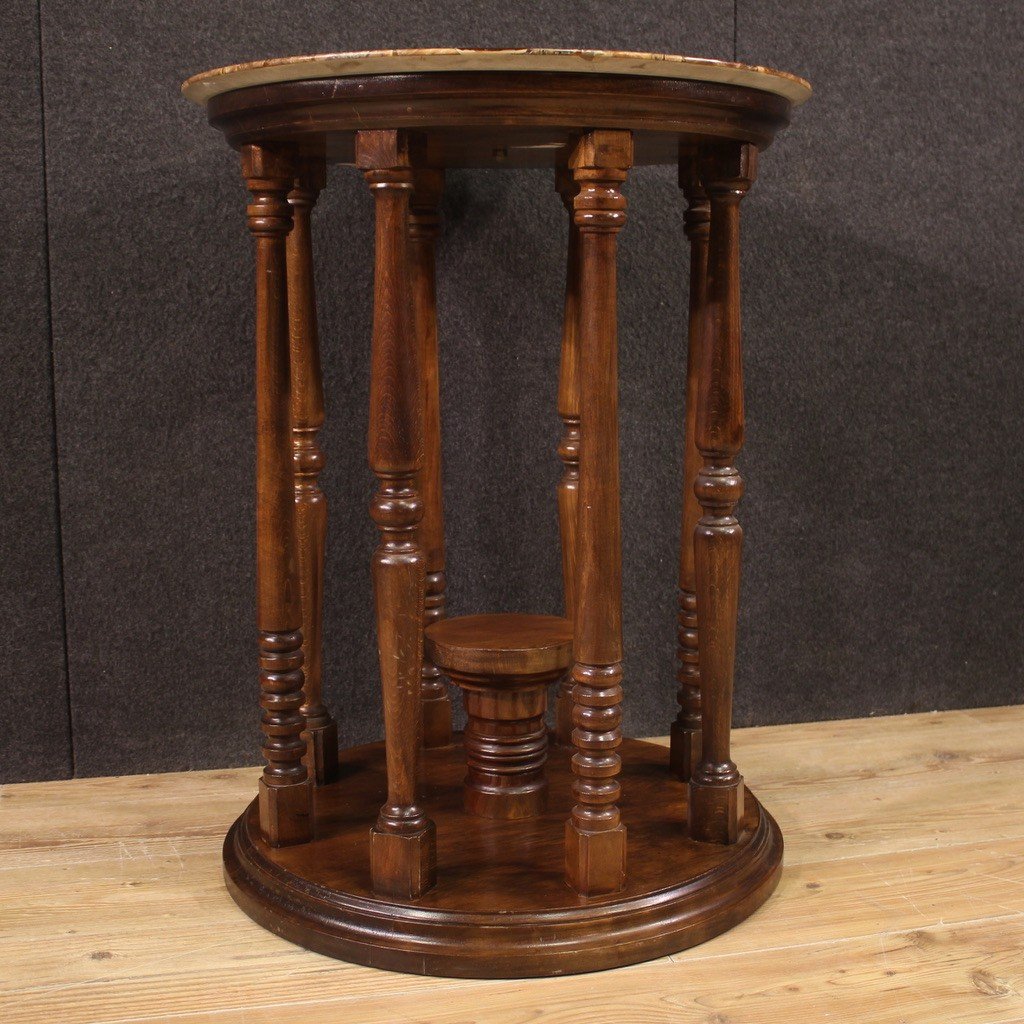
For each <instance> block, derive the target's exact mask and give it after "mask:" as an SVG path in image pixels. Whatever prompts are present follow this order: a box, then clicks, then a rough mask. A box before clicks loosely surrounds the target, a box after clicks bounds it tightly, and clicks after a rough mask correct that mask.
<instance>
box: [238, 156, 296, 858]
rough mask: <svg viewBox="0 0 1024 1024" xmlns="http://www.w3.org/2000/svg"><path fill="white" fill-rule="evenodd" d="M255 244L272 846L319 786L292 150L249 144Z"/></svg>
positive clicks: (266, 808)
mask: <svg viewBox="0 0 1024 1024" xmlns="http://www.w3.org/2000/svg"><path fill="white" fill-rule="evenodd" d="M242 174H243V175H244V177H245V183H246V186H247V187H248V189H249V192H250V194H251V197H252V198H251V201H250V203H249V206H248V209H247V211H246V212H247V215H248V221H249V231H250V232H251V233H252V236H253V240H254V242H255V245H256V254H255V255H256V624H257V629H258V630H259V653H260V706H261V707H262V709H263V715H262V722H261V724H262V729H263V736H264V741H263V754H264V756H265V757H266V759H267V766H266V767H265V768H264V769H263V776H262V778H261V779H260V784H259V816H260V829H261V831H262V832H263V836H264V838H265V839H266V841H267V842H268V843H269V844H270V845H271V846H286V845H291V844H293V843H303V842H306V841H307V840H309V839H310V838H311V837H312V834H313V784H312V780H311V779H310V777H309V773H308V772H307V770H306V766H305V765H304V764H303V763H302V757H303V755H304V753H305V750H306V744H305V741H304V740H303V738H302V731H303V728H304V727H305V719H304V718H303V716H302V712H301V710H300V708H301V706H302V700H303V697H302V686H303V677H302V632H301V629H302V605H301V600H300V593H299V572H298V560H297V555H296V544H295V501H294V487H293V479H292V444H291V410H290V407H289V403H290V390H291V382H290V367H289V344H288V281H287V271H286V245H287V242H286V239H287V236H288V232H289V231H290V230H291V226H292V214H291V207H290V206H289V205H288V193H289V191H290V190H291V187H292V184H293V182H294V178H295V168H294V163H293V160H292V155H291V153H290V152H289V151H288V150H286V149H283V148H282V149H274V148H269V147H263V146H244V147H243V148H242Z"/></svg>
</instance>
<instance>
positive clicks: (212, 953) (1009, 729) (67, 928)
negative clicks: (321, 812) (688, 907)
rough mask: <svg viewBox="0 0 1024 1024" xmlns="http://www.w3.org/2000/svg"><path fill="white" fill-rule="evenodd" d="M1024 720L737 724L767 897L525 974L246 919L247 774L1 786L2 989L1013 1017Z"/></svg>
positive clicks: (1002, 1023)
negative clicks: (774, 848) (382, 950)
mask: <svg viewBox="0 0 1024 1024" xmlns="http://www.w3.org/2000/svg"><path fill="white" fill-rule="evenodd" d="M1022 729H1024V708H1019V707H1014V708H991V709H980V710H977V711H969V712H964V711H954V712H944V713H941V714H923V715H908V716H901V717H895V718H877V719H870V720H851V721H844V722H824V723H817V724H809V725H792V726H780V727H767V728H758V729H748V730H738V731H736V732H735V733H734V734H733V736H734V744H733V749H734V751H735V752H736V756H737V758H738V759H740V760H741V762H742V764H743V766H744V774H745V776H746V778H747V780H748V781H749V782H750V784H751V786H752V787H753V788H754V789H755V790H757V791H759V792H761V793H763V795H764V797H765V799H766V801H768V802H769V805H770V806H771V808H772V810H773V812H774V813H775V816H776V817H777V818H778V820H779V823H780V824H781V826H782V828H783V830H784V832H785V833H786V836H787V849H786V863H787V867H786V868H785V870H784V871H783V876H782V882H781V884H780V886H779V888H778V890H776V893H775V895H774V896H773V898H772V900H771V901H769V903H768V904H767V905H766V906H765V907H764V908H763V909H762V910H760V911H758V913H757V914H756V915H755V916H754V917H753V918H752V919H751V920H750V921H749V922H745V923H743V924H741V925H739V926H738V927H737V928H735V929H733V930H732V931H731V932H729V933H727V934H725V935H722V936H719V937H718V938H716V939H714V940H713V941H711V942H709V943H707V944H705V945H703V946H698V947H696V948H694V949H692V950H689V951H687V952H685V953H683V954H680V955H679V956H677V957H675V958H673V959H668V958H666V959H663V960H660V961H656V962H654V963H651V964H644V965H641V966H638V967H634V968H627V969H624V970H621V971H615V972H610V973H606V974H598V975H586V976H582V977H576V978H567V979H550V980H545V981H539V982H526V983H524V982H508V983H501V982H461V981H452V980H450V979H446V980H441V979H432V978H420V977H415V976H412V975H398V974H388V973H383V972H380V971H375V970H371V969H367V968H360V967H354V966H351V965H348V964H345V963H341V962H338V961H333V960H327V959H326V958H324V957H321V956H318V955H317V954H314V953H308V952H306V951H304V950H301V949H299V948H297V947H293V946H291V945H289V944H287V943H285V942H283V941H282V940H280V939H277V938H275V937H274V936H273V935H271V934H269V933H267V932H265V931H263V929H261V928H259V927H258V926H257V925H255V924H253V923H252V922H250V921H249V920H248V919H246V918H245V917H244V915H242V914H241V913H240V912H239V911H238V909H237V908H236V907H235V906H234V904H233V903H232V902H231V900H230V898H229V896H228V895H227V893H226V892H225V891H224V887H223V881H222V878H221V873H220V845H221V837H222V835H223V833H224V831H225V829H226V828H227V826H228V824H229V823H230V821H231V820H232V819H233V818H234V817H235V816H236V815H237V814H238V812H239V810H240V809H241V808H242V806H244V804H245V803H246V802H247V801H248V800H249V799H250V798H251V795H252V788H253V783H254V781H255V779H256V778H257V776H258V774H259V771H258V769H253V768H243V769H232V770H224V771H215V772H189V773H178V774H169V775H150V776H135V777H130V778H122V779H83V780H76V781H71V782H53V783H33V784H26V785H14V786H6V787H3V788H2V789H0V962H2V963H3V964H4V970H3V971H0V1006H2V1007H3V1016H4V1020H5V1022H7V1024H43V1022H46V1024H49V1022H50V1021H53V1020H60V1021H62V1024H112V1022H114V1021H118V1022H121V1024H129V1022H130V1024H142V1022H143V1021H146V1022H147V1024H172V1022H173V1024H194V1022H197V1021H203V1022H205V1021H211V1022H217V1024H242V1022H245V1024H271V1022H272V1024H292V1022H296V1024H299V1022H302V1024H306V1022H308V1020H310V1019H311V1018H313V1017H315V1018H316V1019H317V1020H319V1021H322V1022H324V1024H333V1022H335V1021H337V1022H342V1021H344V1022H351V1021H359V1022H360V1024H362V1022H368V1024H372V1022H375V1021H385V1020H387V1021H391V1020H399V1019H402V1020H413V1021H416V1022H417V1024H466V1022H477V1024H510V1022H511V1024H526V1022H528V1021H531V1020H535V1019H538V1018H542V1019H545V1020H552V1021H557V1022H559V1024H564V1022H577V1021H578V1022H583V1021H587V1022H594V1024H612V1022H615V1024H620V1022H622V1021H624V1020H640V1019H642V1020H645V1021H655V1022H660V1021H671V1022H672V1024H709V1022H711V1021H715V1022H716V1024H718V1022H721V1021H724V1020H728V1021H730V1022H731V1024H747V1022H750V1024H763V1021H764V1020H766V1019H773V1018H775V1017H778V1016H783V1017H788V1018H789V1019H792V1020H799V1021H800V1022H801V1024H819V1022H820V1024H825V1022H834V1021H836V1020H842V1021H843V1022H844V1024H846V1022H851V1021H852V1022H860V1021H864V1022H870V1024H879V1022H883V1024H888V1022H893V1024H895V1022H897V1021H908V1022H911V1024H935V1022H937V1021H957V1022H958V1024H959V1022H964V1024H1009V1022H1015V1021H1021V1020H1024V996H1022V993H1024V972H1022V965H1024V924H1022V921H1024V749H1022V747H1021V743H1020V736H1021V732H1022ZM826 751H827V756H823V752H826ZM830 833H831V834H833V835H835V834H837V833H841V834H842V836H840V837H837V838H827V835H828V834H830Z"/></svg>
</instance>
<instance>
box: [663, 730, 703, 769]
mask: <svg viewBox="0 0 1024 1024" xmlns="http://www.w3.org/2000/svg"><path fill="white" fill-rule="evenodd" d="M700 754H701V731H700V729H687V728H686V727H685V726H683V725H680V724H679V722H673V723H672V742H671V746H670V748H669V757H668V764H669V768H671V769H672V771H673V773H674V774H675V776H676V777H677V778H678V779H680V780H681V781H683V782H689V781H690V777H691V776H692V775H693V772H694V769H695V768H696V767H697V765H698V764H700Z"/></svg>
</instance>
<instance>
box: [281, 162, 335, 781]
mask: <svg viewBox="0 0 1024 1024" xmlns="http://www.w3.org/2000/svg"><path fill="white" fill-rule="evenodd" d="M297 170H298V174H297V175H296V177H295V184H294V187H293V188H292V190H291V192H290V194H289V196H288V202H289V203H290V204H291V208H292V230H291V232H290V233H289V235H288V321H289V326H290V334H291V410H292V449H293V450H292V460H293V465H294V472H295V534H296V538H297V543H298V556H299V589H300V593H301V599H302V653H303V671H304V673H305V680H306V681H305V686H304V687H303V693H304V701H303V704H302V708H301V711H302V716H303V718H304V719H305V723H306V728H305V732H304V733H303V739H304V740H305V742H306V754H305V757H304V761H305V764H306V767H307V768H308V769H309V773H310V775H312V777H313V780H314V782H315V783H316V784H317V785H318V786H322V785H324V784H325V783H327V782H331V781H333V779H334V778H335V777H336V775H337V773H338V726H337V724H336V723H335V721H334V719H333V718H331V714H330V712H329V711H328V710H327V708H326V707H325V706H324V702H323V682H322V678H323V653H322V652H323V606H324V548H325V545H326V541H327V499H326V498H325V497H324V494H323V491H321V490H320V484H319V479H320V472H321V470H322V469H323V467H324V455H323V452H322V451H321V449H320V446H319V444H318V443H317V435H318V434H319V432H320V428H321V427H322V426H323V423H324V388H323V379H322V375H321V371H320V342H319V339H318V337H317V326H316V295H315V292H314V288H313V244H312V238H311V235H310V227H309V219H310V214H311V212H312V209H313V207H314V205H316V200H317V197H318V196H319V194H320V190H321V189H322V188H323V186H324V183H325V179H326V167H325V165H324V161H323V158H322V157H321V158H318V159H305V160H301V161H300V162H299V163H298V165H297Z"/></svg>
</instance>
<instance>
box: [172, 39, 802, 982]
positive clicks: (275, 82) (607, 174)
mask: <svg viewBox="0 0 1024 1024" xmlns="http://www.w3.org/2000/svg"><path fill="white" fill-rule="evenodd" d="M183 91H184V93H185V95H186V96H187V97H188V98H189V99H191V100H195V101H196V102H197V103H200V104H203V105H205V106H206V109H207V113H208V115H209V120H210V123H211V124H213V125H214V126H216V127H217V128H219V129H220V130H222V131H223V132H224V134H225V136H226V137H227V139H228V141H229V142H230V144H231V145H232V146H234V147H235V148H236V149H238V150H239V151H240V153H241V159H242V173H243V176H244V178H245V181H246V184H247V186H248V189H249V192H250V193H251V197H252V198H251V202H250V205H249V207H248V211H247V213H248V223H249V229H250V231H251V233H252V235H253V239H254V242H255V249H256V358H257V374H256V389H257V401H256V420H257V422H256V440H257V445H256V450H257V459H256V491H257V530H256V534H257V551H256V556H257V625H258V630H259V640H258V642H259V661H260V690H261V698H260V704H261V707H262V708H263V716H262V729H263V735H264V743H263V753H264V755H265V757H266V761H267V765H266V767H265V768H264V771H263V776H262V778H261V780H260V783H259V794H258V796H257V798H256V799H255V800H254V801H253V803H252V805H251V806H250V807H249V808H248V809H247V810H246V811H245V813H243V814H242V816H241V817H240V818H239V819H238V821H237V822H235V824H234V826H233V827H232V828H231V831H230V832H229V834H228V836H227V839H226V841H225V845H224V862H225V872H226V877H227V884H228V887H229V889H230V891H231V894H232V896H233V897H234V899H235V900H236V901H237V902H238V904H239V905H240V906H241V907H242V909H243V910H244V911H245V912H246V913H247V914H249V916H251V917H252V918H254V919H255V920H256V921H258V922H259V923H260V924H262V925H264V926H265V927H267V928H269V929H271V930H272V931H274V932H276V933H278V934H280V935H283V936H284V937H286V938H288V939H291V940H292V941H293V942H297V943H299V944H301V945H303V946H307V947H309V948H311V949H315V950H319V951H320V952H322V953H327V954H330V955H332V956H336V957H340V958H342V959H345V960H351V961H354V962H357V963H361V964H368V965H372V966H376V967H385V968H390V969H393V970H400V971H410V972H414V973H419V974H436V975H450V976H459V977H528V976H537V975H553V974H567V973H573V972H579V971H589V970H598V969H602V968H608V967H616V966H620V965H623V964H629V963H634V962H637V961H640V960H646V959H650V958H652V957H657V956H662V955H664V954H667V953H672V952H674V951H677V950H680V949H683V948H685V947H687V946H690V945H693V944H695V943H698V942H703V941H704V940H706V939H708V938H710V937H711V936H713V935H716V934H718V933H719V932H722V931H724V930H725V929H727V928H730V927H731V926H733V925H734V924H736V923H737V922H739V921H741V920H742V919H744V918H745V917H747V916H748V915H749V914H751V913H752V912H753V911H754V910H755V909H756V908H757V907H758V906H760V905H761V904H762V903H763V902H764V901H765V900H766V899H767V898H768V896H769V895H770V894H771V892H772V890H773V889H774V887H775V885H776V883H777V881H778V877H779V872H780V869H781V863H782V836H781V834H780V832H779V829H778V826H777V825H776V824H775V822H774V821H773V820H772V818H771V816H770V815H769V814H768V812H767V811H766V810H765V809H764V808H763V807H762V806H761V805H760V804H759V803H758V801H757V800H756V799H755V798H754V797H753V795H752V794H751V793H750V792H749V791H748V790H746V789H745V787H744V783H743V779H742V777H741V775H740V773H739V771H738V769H737V767H736V765H735V764H734V763H733V761H732V758H731V755H730V736H729V734H730V722H731V715H732V687H733V661H734V651H735V637H736V609H737V600H738V593H739V575H740V548H741V543H742V530H741V528H740V525H739V522H738V521H737V519H736V516H735V510H736V505H737V503H738V502H739V500H740V497H741V495H742V493H743V481H742V479H741V477H740V474H739V472H738V470H737V469H736V468H735V462H736V456H737V453H738V452H739V450H740V447H741V445H742V442H743V386H742V371H741V342H740V309H739V213H740V202H741V200H742V199H743V197H744V196H745V195H746V193H747V190H748V189H749V188H750V186H751V183H752V182H753V180H754V175H755V170H756V166H757V156H758V153H759V151H760V150H761V149H763V148H764V147H766V146H767V145H768V144H769V143H770V142H771V140H772V138H773V136H774V134H775V133H776V132H777V131H779V129H781V128H782V127H784V126H785V125H786V124H787V123H788V120H789V115H790V111H791V109H792V107H794V106H795V105H797V104H799V103H801V102H803V101H804V100H805V99H806V98H807V97H808V96H809V95H810V87H809V86H808V85H807V83H806V82H804V81H803V80H802V79H800V78H796V77H794V76H792V75H787V74H783V73H781V72H777V71H771V70H768V69H766V68H757V67H747V66H743V65H739V64H728V63H723V62H720V61H712V60H699V59H695V58H688V57H674V56H665V55H658V54H636V53H619V52H603V51H593V50H588V51H580V50H389V51H374V52H365V53H353V54H328V55H321V56H312V57H295V58H288V59H284V60H271V61H260V62H256V63H252V64H241V65H236V66H233V67H228V68H221V69H218V70H216V71H210V72H207V73H205V74H202V75H197V76H196V77H194V78H191V79H189V80H188V81H187V82H186V83H185V84H184V86H183ZM665 163H668V164H673V165H677V166H678V168H679V184H680V187H681V188H682V191H683V195H684V196H685V199H686V202H687V209H686V215H685V225H686V234H687V236H688V238H689V244H690V254H691V260H690V319H689V340H688V360H689V362H688V371H687V383H686V395H687V400H686V441H685V453H686V454H685V465H684V467H683V474H682V475H683V485H684V487H683V501H682V510H681V520H682V545H681V557H680V572H679V587H680V596H679V663H680V669H679V675H678V680H679V692H678V695H677V699H678V702H679V705H680V710H679V713H678V716H677V717H676V720H675V721H674V722H673V723H672V728H671V734H672V735H671V745H670V747H669V749H667V750H666V749H665V748H664V747H661V746H658V745H656V744H652V743H645V742H642V741H639V740H630V739H623V738H622V735H621V732H620V728H619V727H620V720H621V702H622V692H623V691H622V679H623V667H622V664H623V663H622V636H621V556H620V523H619V467H618V459H619V455H618V433H617V389H618V385H617V368H616V298H615V280H616V279H615V274H616V270H615V254H616V236H617V234H618V232H619V231H620V230H621V229H622V228H623V226H624V224H625V221H626V200H625V197H624V195H623V192H622V186H623V183H624V182H625V180H626V177H627V174H628V172H629V171H630V169H631V168H633V167H635V166H642V165H650V164H665ZM336 164H341V165H345V164H348V165H351V164H354V165H355V166H356V167H358V168H359V169H360V170H361V171H362V173H363V175H364V176H365V178H366V181H367V183H368V184H369V186H370V190H371V193H372V196H373V202H374V205H375V209H376V256H375V261H376V263H375V284H374V319H373V336H372V340H371V345H372V358H371V385H370V406H371V407H370V418H369V461H370V466H371V468H372V470H373V472H374V474H375V475H376V477H377V481H378V486H377V491H376V494H375V496H374V499H373V502H372V505H371V515H372V517H373V520H374V522H375V523H376V525H377V527H378V528H379V531H380V545H379V547H378V548H377V550H376V552H375V553H374V555H373V561H372V575H373V584H374V593H375V602H376V613H377V640H378V646H379V653H380V680H381V687H382V691H383V698H384V742H382V743H375V744H370V745H368V746H363V747H357V748H355V749H350V750H344V751H342V752H340V754H339V751H338V733H337V725H336V723H335V722H334V720H333V719H332V717H331V715H330V713H329V712H328V710H327V708H326V707H325V706H324V703H323V700H322V693H321V604H322V594H323V582H322V574H323V555H324V545H325V539H326V532H327V520H326V506H325V502H324V496H323V494H322V493H321V491H320V489H319V486H318V483H317V479H318V476H319V473H320V469H321V467H322V465H323V454H322V452H321V451H320V448H319V447H318V444H317V433H318V430H319V428H320V426H321V425H322V423H323V416H324V411H323V394H322V384H321V379H320V357H319V351H318V343H317V332H316V313H315V301H314V296H313V283H312V247H311V243H310V213H311V210H312V208H313V206H314V205H315V203H316V199H317V195H318V193H319V191H320V189H321V188H322V187H323V186H324V184H325V181H326V168H327V167H328V166H331V165H336ZM447 167H494V168H502V167H550V168H551V170H552V177H553V183H554V185H555V187H556V188H557V189H558V191H559V192H560V194H561V197H562V199H563V201H564V203H565V206H566V209H567V210H568V212H569V225H570V226H569V241H568V251H567V275H566V277H567V280H566V291H565V320H564V325H563V331H562V352H561V370H560V380H559V397H558V415H559V416H560V417H561V419H562V421H563V424H564V432H563V436H562V439H561V441H560V443H559V446H558V456H559V457H560V459H561V460H562V463H563V465H564V472H563V476H562V480H561V482H560V484H559V488H558V495H557V507H558V514H559V521H560V530H561V543H562V563H563V576H564V586H565V615H564V618H553V617H551V616H536V615H526V614H523V615H508V616H496V615H488V614H486V613H487V612H488V610H487V609H480V610H479V611H480V612H481V613H482V614H481V615H477V616H472V617H468V618H467V619H465V620H459V619H447V620H446V615H445V566H444V525H443V515H442V501H441V466H440V444H439V437H440V403H439V397H438V358H437V324H436V310H435V301H434V241H435V238H436V236H437V233H438V230H439V224H440V220H439V215H438V206H439V201H440V197H441V192H442V188H443V181H444V171H445V168H447ZM425 636H426V639H427V643H426V646H425V643H424V637H425ZM425 652H426V658H425ZM445 675H449V676H450V678H451V680H452V681H454V682H455V683H457V684H458V685H459V686H460V687H461V688H462V690H463V692H464V694H465V697H466V701H467V707H468V708H469V710H470V713H471V730H470V732H469V734H468V735H467V738H466V740H465V741H463V738H462V737H461V736H458V735H456V736H453V734H452V727H451V701H450V697H449V693H448V685H447V683H446V680H445ZM549 686H553V687H554V688H555V691H556V693H555V698H556V699H555V720H556V727H555V730H554V734H553V735H552V736H551V737H550V739H549V738H548V737H547V736H546V735H545V730H544V728H543V726H542V722H543V718H542V716H543V713H544V708H545V705H546V688H547V687H549Z"/></svg>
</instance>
